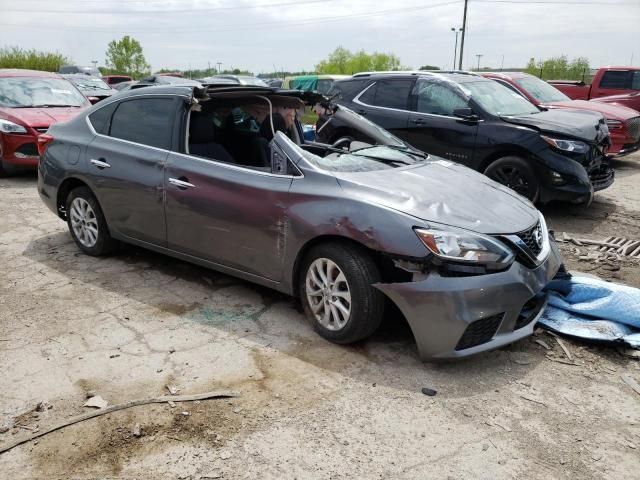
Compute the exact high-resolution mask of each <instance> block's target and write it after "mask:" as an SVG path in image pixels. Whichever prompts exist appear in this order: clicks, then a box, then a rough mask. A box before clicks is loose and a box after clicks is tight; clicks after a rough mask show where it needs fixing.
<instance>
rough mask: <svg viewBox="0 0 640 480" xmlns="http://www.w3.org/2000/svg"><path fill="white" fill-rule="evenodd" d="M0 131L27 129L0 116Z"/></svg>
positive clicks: (20, 131)
mask: <svg viewBox="0 0 640 480" xmlns="http://www.w3.org/2000/svg"><path fill="white" fill-rule="evenodd" d="M0 132H2V133H27V129H26V128H24V127H23V126H22V125H18V124H17V123H13V122H10V121H9V120H3V119H2V118H0Z"/></svg>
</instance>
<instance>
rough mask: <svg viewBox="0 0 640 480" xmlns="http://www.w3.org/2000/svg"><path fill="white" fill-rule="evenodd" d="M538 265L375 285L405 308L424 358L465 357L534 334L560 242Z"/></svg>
mask: <svg viewBox="0 0 640 480" xmlns="http://www.w3.org/2000/svg"><path fill="white" fill-rule="evenodd" d="M550 242H551V249H550V252H549V256H548V257H547V259H546V260H545V261H544V262H543V263H542V264H541V265H539V266H538V267H536V268H535V269H530V268H527V267H525V266H524V265H522V264H521V263H518V262H515V263H514V264H513V265H511V267H510V268H509V269H508V270H506V271H504V272H499V273H493V274H488V275H479V276H470V277H442V276H440V275H438V274H435V273H430V274H429V275H428V276H427V277H426V278H424V279H422V280H419V281H413V282H406V283H387V284H376V285H375V286H376V288H378V289H379V290H381V291H382V292H383V293H385V294H386V295H387V296H388V297H389V298H390V299H391V300H392V301H393V302H394V303H395V304H396V305H397V306H398V308H399V309H400V310H401V311H402V313H403V314H404V316H405V318H406V319H407V321H408V323H409V325H410V327H411V330H412V331H413V334H414V337H415V339H416V343H417V346H418V352H419V354H420V358H421V359H422V360H446V359H457V358H464V357H468V356H470V355H474V354H477V353H480V352H483V351H487V350H492V349H495V348H498V347H501V346H503V345H507V344H509V343H512V342H515V341H516V340H520V339H521V338H524V337H527V336H529V335H531V334H532V333H533V328H534V325H535V324H536V322H537V320H538V318H539V317H540V315H542V312H543V311H544V308H545V306H546V294H545V293H543V292H542V290H543V289H544V287H545V286H546V285H547V284H548V283H549V281H551V279H552V278H553V277H554V276H555V275H556V273H557V271H558V269H559V268H560V265H561V263H562V260H561V257H560V253H559V252H558V249H557V246H556V245H555V242H554V241H553V240H551V239H550Z"/></svg>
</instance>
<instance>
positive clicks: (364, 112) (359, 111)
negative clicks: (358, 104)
mask: <svg viewBox="0 0 640 480" xmlns="http://www.w3.org/2000/svg"><path fill="white" fill-rule="evenodd" d="M356 113H357V114H358V115H366V114H367V111H366V110H364V109H362V108H361V109H360V110H358V111H357V112H356Z"/></svg>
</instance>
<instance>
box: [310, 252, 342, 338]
mask: <svg viewBox="0 0 640 480" xmlns="http://www.w3.org/2000/svg"><path fill="white" fill-rule="evenodd" d="M305 293H306V295H307V301H308V302H309V307H310V308H311V311H312V312H313V315H314V316H315V318H316V320H317V321H318V323H320V325H322V326H323V327H324V328H326V329H327V330H333V331H337V330H342V329H343V328H344V327H345V326H346V325H347V322H348V321H349V318H350V317H351V291H350V289H349V283H348V282H347V277H345V275H344V273H343V272H342V270H340V267H338V265H337V264H336V263H335V262H333V261H332V260H329V259H328V258H318V259H316V260H314V262H313V263H312V264H311V265H309V268H308V270H307V276H306V280H305Z"/></svg>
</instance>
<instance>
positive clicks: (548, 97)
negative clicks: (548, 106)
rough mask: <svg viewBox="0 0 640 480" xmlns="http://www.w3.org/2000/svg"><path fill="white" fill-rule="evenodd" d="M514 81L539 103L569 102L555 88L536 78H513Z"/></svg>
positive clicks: (567, 98)
mask: <svg viewBox="0 0 640 480" xmlns="http://www.w3.org/2000/svg"><path fill="white" fill-rule="evenodd" d="M514 81H515V82H516V83H517V84H518V85H520V86H521V87H522V88H523V89H524V90H525V91H526V92H528V93H529V95H531V96H532V97H533V98H535V99H536V100H538V101H539V102H540V103H551V102H566V101H567V100H571V99H570V98H569V97H567V96H566V95H565V94H564V93H562V92H561V91H560V90H558V89H557V88H556V87H554V86H552V85H549V84H548V83H547V82H545V81H544V80H540V79H539V78H536V77H522V78H515V79H514Z"/></svg>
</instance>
